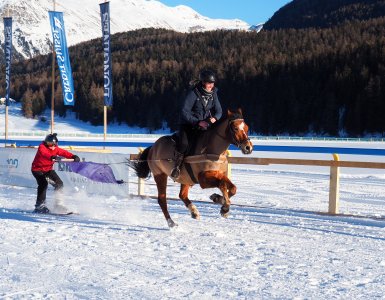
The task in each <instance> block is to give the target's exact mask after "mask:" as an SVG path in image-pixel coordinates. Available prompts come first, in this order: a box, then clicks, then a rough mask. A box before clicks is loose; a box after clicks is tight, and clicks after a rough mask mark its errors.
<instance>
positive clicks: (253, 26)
mask: <svg viewBox="0 0 385 300" xmlns="http://www.w3.org/2000/svg"><path fill="white" fill-rule="evenodd" d="M263 24H264V23H260V24H257V25H251V26H250V27H249V30H251V31H256V32H260V31H261V30H262V29H263Z"/></svg>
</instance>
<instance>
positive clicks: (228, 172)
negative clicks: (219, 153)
mask: <svg viewBox="0 0 385 300" xmlns="http://www.w3.org/2000/svg"><path fill="white" fill-rule="evenodd" d="M226 155H227V157H228V158H229V157H231V151H230V150H227V151H226ZM227 178H228V179H231V163H229V162H227Z"/></svg>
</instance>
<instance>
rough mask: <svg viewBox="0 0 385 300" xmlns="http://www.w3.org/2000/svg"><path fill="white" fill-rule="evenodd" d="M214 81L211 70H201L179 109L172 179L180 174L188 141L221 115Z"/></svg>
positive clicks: (213, 74)
mask: <svg viewBox="0 0 385 300" xmlns="http://www.w3.org/2000/svg"><path fill="white" fill-rule="evenodd" d="M215 81H216V78H215V73H214V72H213V71H211V70H202V71H201V72H200V74H199V80H197V81H195V82H193V85H192V89H191V90H190V92H189V93H188V94H187V96H186V98H185V99H184V103H183V106H182V111H181V115H182V122H181V125H180V128H179V132H178V139H177V145H176V151H175V164H174V168H173V169H172V171H171V178H172V179H173V180H176V179H177V178H178V177H179V175H180V167H181V165H182V162H183V158H184V155H186V154H187V152H188V150H189V148H190V147H191V145H189V144H190V142H191V141H193V140H195V139H196V138H197V136H198V135H199V133H200V132H202V131H203V130H207V128H208V127H209V126H210V125H211V124H213V123H215V122H216V121H218V120H219V119H220V117H221V116H222V107H221V104H220V102H219V99H218V95H217V90H218V89H217V88H216V87H214V84H215Z"/></svg>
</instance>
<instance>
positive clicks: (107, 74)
mask: <svg viewBox="0 0 385 300" xmlns="http://www.w3.org/2000/svg"><path fill="white" fill-rule="evenodd" d="M100 15H101V19H102V32H103V49H104V66H103V73H104V105H105V106H112V102H113V97H112V63H111V47H110V41H111V35H110V2H105V3H101V4H100Z"/></svg>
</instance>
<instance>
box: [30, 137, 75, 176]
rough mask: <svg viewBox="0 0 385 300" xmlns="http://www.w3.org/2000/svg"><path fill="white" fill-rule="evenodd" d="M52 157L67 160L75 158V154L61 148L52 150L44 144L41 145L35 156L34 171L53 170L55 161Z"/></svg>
mask: <svg viewBox="0 0 385 300" xmlns="http://www.w3.org/2000/svg"><path fill="white" fill-rule="evenodd" d="M52 156H62V157H65V158H73V156H74V155H73V154H72V153H71V152H68V151H66V150H64V149H61V148H59V147H57V146H56V147H55V149H50V148H48V146H46V145H45V144H44V142H43V143H41V144H40V146H39V149H37V153H36V155H35V159H34V160H33V162H32V168H31V169H32V171H41V172H48V171H51V170H52V167H53V164H54V161H53V160H52V159H51V157H52Z"/></svg>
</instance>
